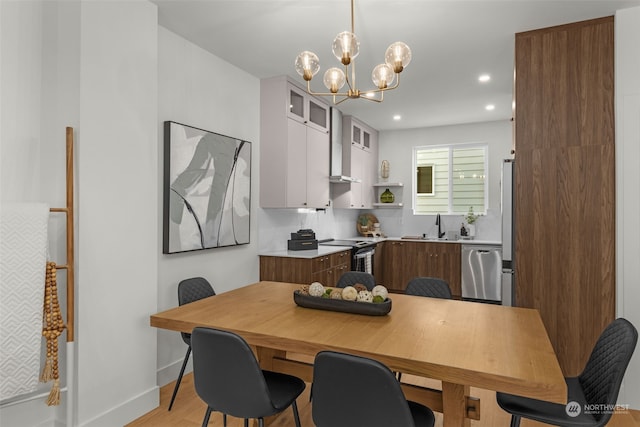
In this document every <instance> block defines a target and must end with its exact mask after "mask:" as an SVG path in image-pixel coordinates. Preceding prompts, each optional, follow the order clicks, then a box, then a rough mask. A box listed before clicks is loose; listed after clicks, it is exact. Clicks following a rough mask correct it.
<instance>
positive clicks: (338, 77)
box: [323, 67, 345, 93]
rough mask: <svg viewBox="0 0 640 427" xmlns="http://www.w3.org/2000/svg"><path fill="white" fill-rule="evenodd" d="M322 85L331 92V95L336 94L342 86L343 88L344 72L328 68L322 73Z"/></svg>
mask: <svg viewBox="0 0 640 427" xmlns="http://www.w3.org/2000/svg"><path fill="white" fill-rule="evenodd" d="M323 81H324V85H325V86H326V87H327V89H329V90H330V91H331V93H338V91H339V90H340V89H342V86H344V82H345V76H344V71H342V70H341V69H340V68H336V67H333V68H329V69H328V70H327V71H325V73H324V79H323Z"/></svg>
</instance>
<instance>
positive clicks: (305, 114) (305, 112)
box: [287, 83, 329, 132]
mask: <svg viewBox="0 0 640 427" xmlns="http://www.w3.org/2000/svg"><path fill="white" fill-rule="evenodd" d="M287 92H288V96H289V108H288V110H287V113H288V116H289V118H291V119H293V120H296V121H299V122H301V123H304V124H306V125H308V126H310V127H312V128H314V129H317V130H319V131H322V132H325V131H326V132H328V131H329V106H328V105H326V104H324V103H322V102H321V101H319V100H317V99H316V98H314V97H312V96H311V95H309V94H308V93H306V92H305V91H304V90H302V89H300V88H299V87H297V86H294V85H293V84H291V83H289V85H288V87H287Z"/></svg>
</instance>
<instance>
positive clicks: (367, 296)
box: [357, 291, 373, 302]
mask: <svg viewBox="0 0 640 427" xmlns="http://www.w3.org/2000/svg"><path fill="white" fill-rule="evenodd" d="M357 301H359V302H373V294H371V292H370V291H360V292H358V296H357Z"/></svg>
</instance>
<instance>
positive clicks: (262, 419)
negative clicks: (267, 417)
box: [258, 418, 264, 427]
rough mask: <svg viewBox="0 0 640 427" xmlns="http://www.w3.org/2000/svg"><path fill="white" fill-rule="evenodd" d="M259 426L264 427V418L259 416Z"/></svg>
mask: <svg viewBox="0 0 640 427" xmlns="http://www.w3.org/2000/svg"><path fill="white" fill-rule="evenodd" d="M258 427H264V418H258Z"/></svg>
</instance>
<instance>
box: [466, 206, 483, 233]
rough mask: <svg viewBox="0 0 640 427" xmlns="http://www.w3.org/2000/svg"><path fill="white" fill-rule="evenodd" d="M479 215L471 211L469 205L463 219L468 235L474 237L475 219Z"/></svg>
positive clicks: (471, 207)
mask: <svg viewBox="0 0 640 427" xmlns="http://www.w3.org/2000/svg"><path fill="white" fill-rule="evenodd" d="M479 216H480V215H476V213H475V212H473V206H469V212H467V214H466V215H465V216H464V220H465V221H466V222H467V226H468V230H469V237H470V238H472V239H473V238H474V237H475V236H476V224H475V223H476V221H477V219H478V217H479Z"/></svg>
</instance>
